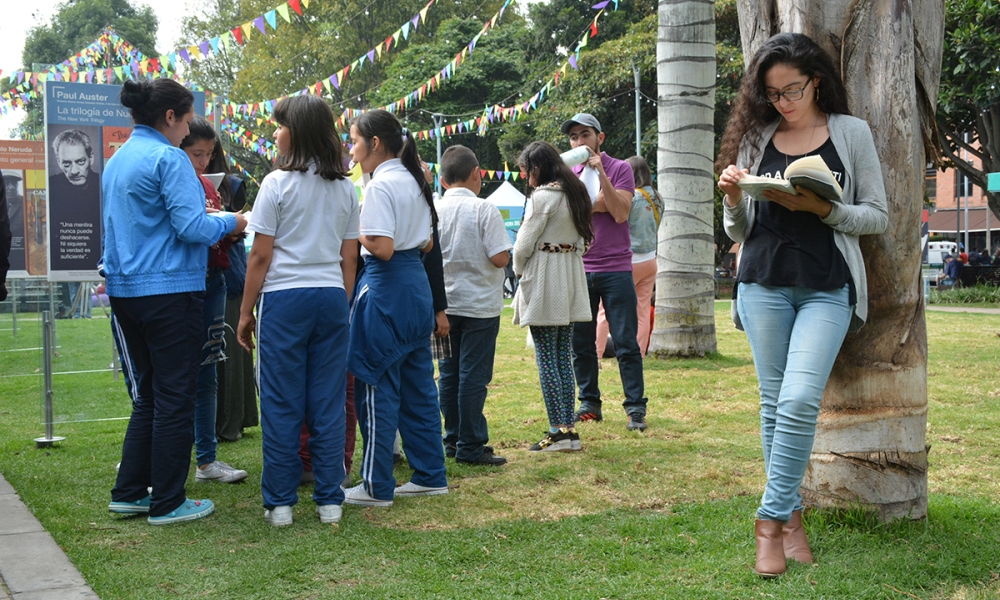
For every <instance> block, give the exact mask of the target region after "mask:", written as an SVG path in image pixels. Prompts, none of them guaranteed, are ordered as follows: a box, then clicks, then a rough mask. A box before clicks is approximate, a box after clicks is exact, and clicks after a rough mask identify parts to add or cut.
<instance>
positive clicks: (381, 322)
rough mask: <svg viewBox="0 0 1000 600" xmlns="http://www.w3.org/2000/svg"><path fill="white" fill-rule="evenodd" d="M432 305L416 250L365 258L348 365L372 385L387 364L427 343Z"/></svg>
mask: <svg viewBox="0 0 1000 600" xmlns="http://www.w3.org/2000/svg"><path fill="white" fill-rule="evenodd" d="M433 331H434V308H433V302H432V299H431V288H430V284H429V283H428V282H427V273H426V272H425V271H424V267H423V265H422V264H421V263H420V250H418V249H416V248H414V249H411V250H402V251H396V252H395V253H393V255H392V258H390V259H389V260H388V261H383V260H379V259H378V258H375V257H374V256H366V257H365V269H364V271H363V272H362V275H361V277H360V278H359V280H358V283H357V285H356V286H355V291H354V302H353V304H352V307H351V337H350V348H349V350H348V356H347V370H348V371H349V372H351V373H352V374H354V376H355V377H356V378H358V379H360V380H361V381H363V382H365V383H367V384H368V385H370V386H375V385H377V384H378V382H379V380H380V379H382V375H383V374H384V373H385V371H386V369H387V368H389V366H390V365H392V364H393V363H395V362H396V361H398V360H399V359H400V358H402V357H403V356H405V355H407V354H409V353H410V352H412V351H413V350H415V349H416V348H419V347H420V346H423V345H430V339H431V333H432V332H433Z"/></svg>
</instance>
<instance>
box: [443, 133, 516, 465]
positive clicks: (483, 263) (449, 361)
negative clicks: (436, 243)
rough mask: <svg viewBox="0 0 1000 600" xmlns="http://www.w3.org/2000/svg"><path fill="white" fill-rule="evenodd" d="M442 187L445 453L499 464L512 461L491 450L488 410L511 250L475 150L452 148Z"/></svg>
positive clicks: (463, 459)
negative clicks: (447, 342) (447, 346)
mask: <svg viewBox="0 0 1000 600" xmlns="http://www.w3.org/2000/svg"><path fill="white" fill-rule="evenodd" d="M441 182H442V184H443V185H444V186H445V187H446V188H447V191H445V193H444V196H442V197H441V199H440V200H438V202H437V204H436V207H437V211H438V220H439V228H440V232H441V252H442V257H443V259H444V284H445V291H446V293H447V296H448V308H447V309H446V313H447V315H448V321H449V323H450V325H451V333H450V336H451V358H445V359H442V360H441V361H440V362H439V363H438V365H439V368H440V375H441V376H440V378H439V380H438V390H439V394H440V400H441V414H442V415H443V416H444V429H445V436H444V446H445V454H447V455H449V456H454V457H455V460H456V461H457V462H460V463H468V464H474V465H487V466H500V465H502V464H504V463H506V462H507V460H506V459H505V458H503V457H501V456H497V455H495V454H494V453H493V448H491V447H489V446H487V445H486V442H488V441H489V433H488V430H487V425H486V416H485V415H483V406H484V404H485V403H486V386H487V385H488V384H489V383H490V380H492V379H493V357H494V354H495V353H496V341H497V333H498V332H499V331H500V313H501V312H502V311H503V279H504V267H506V266H507V263H508V262H509V261H510V249H511V247H512V245H511V243H510V237H509V236H508V235H507V230H506V229H505V228H504V224H503V217H502V216H501V215H500V210H499V209H498V208H497V207H496V206H494V205H493V204H492V203H491V202H489V201H488V200H483V199H481V198H479V197H478V195H479V192H480V190H481V189H482V184H483V181H482V179H481V177H480V173H479V161H478V160H477V159H476V155H475V153H473V152H472V150H470V149H468V148H466V147H465V146H452V147H450V148H448V149H447V150H446V151H445V153H444V155H443V156H442V157H441Z"/></svg>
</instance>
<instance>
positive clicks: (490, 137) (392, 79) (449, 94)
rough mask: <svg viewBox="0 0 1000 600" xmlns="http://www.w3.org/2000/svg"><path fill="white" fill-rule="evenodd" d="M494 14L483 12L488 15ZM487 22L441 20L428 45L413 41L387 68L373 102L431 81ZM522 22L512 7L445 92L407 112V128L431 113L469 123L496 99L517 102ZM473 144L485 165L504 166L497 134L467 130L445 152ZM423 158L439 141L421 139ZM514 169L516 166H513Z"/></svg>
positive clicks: (428, 123) (425, 121) (446, 142)
mask: <svg viewBox="0 0 1000 600" xmlns="http://www.w3.org/2000/svg"><path fill="white" fill-rule="evenodd" d="M491 16H492V14H488V15H484V17H483V18H484V19H485V18H488V17H491ZM483 25H484V21H482V20H480V19H476V18H471V17H470V18H461V17H454V18H451V19H448V20H447V21H445V22H443V23H442V24H441V25H440V27H438V29H437V32H436V33H435V35H434V36H433V38H431V40H429V41H428V42H427V43H424V44H413V45H411V46H409V47H408V48H407V49H406V50H404V51H403V52H401V53H400V54H399V56H398V58H397V59H396V60H395V61H394V62H393V63H392V64H391V65H390V66H389V67H387V68H386V80H385V82H384V83H383V84H382V85H381V86H380V87H379V89H378V91H377V92H376V93H375V94H373V95H372V96H371V100H372V104H373V105H376V106H377V105H382V104H386V103H389V102H393V101H395V100H397V99H399V98H401V97H403V96H405V95H406V94H408V93H409V92H411V91H413V90H414V89H416V88H418V87H420V86H421V85H423V84H424V83H426V82H427V80H428V79H430V78H431V77H433V76H434V75H435V74H437V73H439V72H440V71H441V69H442V68H443V67H444V66H445V65H447V64H448V63H449V61H451V60H452V59H453V58H455V55H457V54H458V53H459V52H460V51H461V50H462V49H463V48H464V47H465V46H466V44H467V43H468V42H469V40H471V39H472V38H473V37H475V35H476V34H477V33H479V32H480V31H481V30H482V28H483ZM524 32H525V28H524V22H523V19H522V18H521V17H520V16H518V15H517V14H516V13H515V12H514V11H513V10H511V9H508V11H507V12H505V13H504V16H503V24H502V25H501V26H498V27H496V28H494V29H492V30H491V31H489V32H488V33H486V34H485V35H483V36H482V37H481V38H480V40H479V43H478V44H477V45H476V48H475V50H474V51H473V52H472V54H471V55H469V56H468V58H466V59H465V61H464V62H463V63H462V65H461V66H460V67H459V68H458V70H457V71H455V74H454V76H452V77H451V78H450V79H448V80H447V81H446V82H444V84H443V85H442V87H441V90H440V91H438V92H435V93H433V94H431V95H429V96H427V97H426V98H425V99H424V100H423V101H422V102H420V103H419V104H418V105H416V106H415V107H414V108H413V109H411V110H410V111H408V113H407V114H406V115H405V117H404V121H405V123H406V126H407V127H408V128H409V129H411V130H414V131H417V130H423V129H430V128H432V127H433V126H434V124H433V118H432V115H433V114H434V113H439V114H441V115H443V119H442V125H443V126H446V125H450V124H454V123H456V122H458V121H465V120H468V119H471V118H475V117H476V116H478V115H480V114H482V110H483V107H484V106H486V105H487V104H491V103H495V102H497V101H498V100H502V99H508V100H510V101H511V102H513V101H517V99H518V98H519V97H520V95H521V88H522V87H523V86H524V80H525V76H524V71H523V65H524V63H525V52H524V43H523V42H524ZM456 144H459V145H464V146H467V147H469V148H471V149H472V150H473V151H474V152H475V153H476V155H477V156H478V157H479V161H480V164H481V165H482V166H483V168H490V169H495V168H503V163H502V161H503V156H502V155H501V153H500V151H499V149H498V147H497V134H496V133H494V132H492V131H491V132H488V133H487V135H485V136H483V137H480V136H478V135H476V133H475V132H474V131H473V132H470V133H463V134H459V135H454V136H451V137H448V138H445V139H443V140H442V151H443V150H444V149H445V148H447V147H448V146H451V145H456ZM419 145H420V146H419V149H420V153H421V156H423V157H424V158H425V160H427V161H429V162H434V161H435V160H436V152H437V150H436V148H437V141H436V140H427V141H422V142H419ZM511 168H512V169H513V168H514V167H513V166H511Z"/></svg>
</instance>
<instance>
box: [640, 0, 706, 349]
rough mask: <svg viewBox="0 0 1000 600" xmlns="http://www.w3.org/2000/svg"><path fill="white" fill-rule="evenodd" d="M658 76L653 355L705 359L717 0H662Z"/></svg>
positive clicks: (657, 53) (657, 46)
mask: <svg viewBox="0 0 1000 600" xmlns="http://www.w3.org/2000/svg"><path fill="white" fill-rule="evenodd" d="M656 76H657V96H658V109H657V120H658V125H659V142H658V148H657V153H656V158H657V175H658V184H657V186H658V189H659V192H660V195H661V196H662V197H663V202H664V211H663V216H662V218H661V220H660V228H659V232H658V233H659V235H658V239H659V242H658V244H657V253H656V254H657V274H656V318H655V321H654V326H653V335H652V338H651V340H650V345H649V349H650V351H651V352H653V353H655V354H656V355H657V356H704V355H705V353H706V352H715V349H716V343H715V302H714V298H715V249H714V245H715V240H714V237H713V231H714V230H713V226H712V220H713V216H714V215H713V201H712V199H713V196H712V187H713V186H714V185H715V179H714V176H713V174H712V159H713V153H714V137H715V134H714V129H713V119H714V106H715V5H714V3H713V2H712V0H686V1H685V0H660V3H659V36H658V38H657V43H656Z"/></svg>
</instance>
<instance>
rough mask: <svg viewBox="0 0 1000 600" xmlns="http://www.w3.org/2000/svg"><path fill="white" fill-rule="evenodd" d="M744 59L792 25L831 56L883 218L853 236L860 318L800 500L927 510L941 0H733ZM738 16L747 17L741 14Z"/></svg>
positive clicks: (904, 512)
mask: <svg viewBox="0 0 1000 600" xmlns="http://www.w3.org/2000/svg"><path fill="white" fill-rule="evenodd" d="M739 9H740V21H741V24H740V27H741V33H742V35H743V49H744V52H745V55H746V56H747V58H748V59H749V57H751V56H752V55H753V53H754V51H756V49H757V48H758V47H759V46H760V44H761V43H762V42H763V41H764V40H765V39H767V37H768V36H769V35H771V34H773V33H777V32H779V31H797V32H800V33H804V34H806V35H808V36H809V37H811V38H812V39H814V40H815V41H816V42H817V43H819V44H820V45H821V46H823V47H824V48H825V49H826V50H827V51H828V52H830V53H831V55H832V56H833V57H834V60H835V62H838V59H839V65H840V69H841V74H842V76H843V79H844V83H845V86H846V87H847V93H848V104H849V106H850V109H851V111H852V113H853V114H854V115H855V116H857V117H860V118H862V119H866V120H867V121H868V123H869V124H870V126H871V129H872V134H873V136H874V138H875V147H876V148H877V149H878V153H879V158H880V160H881V163H882V174H883V179H884V182H885V191H886V196H887V198H888V204H889V228H888V230H887V231H886V232H885V233H884V234H882V235H879V236H866V237H862V238H861V248H862V251H863V252H864V255H865V267H866V270H867V274H868V302H869V311H868V323H867V324H866V325H865V327H864V328H863V329H862V330H861V331H860V332H858V333H856V334H851V335H848V336H847V339H846V340H845V342H844V345H843V347H842V348H841V351H840V355H839V357H838V358H837V363H836V365H835V366H834V370H833V374H832V375H831V376H830V380H829V382H828V383H827V386H826V391H825V393H824V396H823V404H822V409H821V412H820V416H819V423H818V425H817V428H816V441H815V443H814V445H813V451H812V460H811V461H810V464H809V468H808V470H807V471H806V476H805V480H804V481H803V483H802V495H803V497H804V498H805V501H806V502H807V504H809V505H811V506H816V507H852V506H853V507H856V506H861V507H864V508H868V509H872V510H875V511H877V512H878V514H879V515H880V516H881V517H882V518H883V519H886V520H888V519H894V518H902V517H907V518H923V517H925V516H926V514H927V451H928V447H927V446H926V445H925V439H926V424H927V333H926V328H925V323H924V298H922V285H921V281H920V278H921V269H920V260H921V258H920V214H921V209H922V208H923V188H924V165H926V164H927V160H928V158H930V157H934V156H936V152H937V150H936V132H935V130H934V109H935V106H936V101H937V91H938V82H939V77H940V69H941V52H942V42H943V36H944V3H943V2H941V1H940V0H936V1H935V0H826V1H825V2H818V1H814V2H810V1H808V0H766V1H763V2H760V1H755V0H739ZM744 17H745V18H744Z"/></svg>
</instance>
